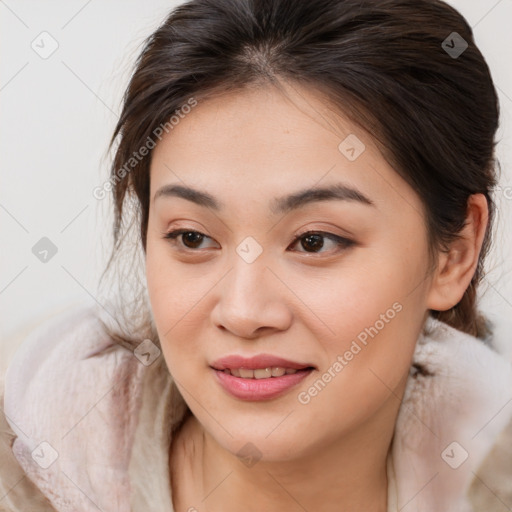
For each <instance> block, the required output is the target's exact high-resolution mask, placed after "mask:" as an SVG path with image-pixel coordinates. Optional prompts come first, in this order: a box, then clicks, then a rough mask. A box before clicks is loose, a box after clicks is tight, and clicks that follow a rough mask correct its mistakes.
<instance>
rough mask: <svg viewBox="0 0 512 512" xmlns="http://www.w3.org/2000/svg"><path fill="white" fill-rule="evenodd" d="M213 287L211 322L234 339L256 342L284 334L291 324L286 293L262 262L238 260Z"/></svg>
mask: <svg viewBox="0 0 512 512" xmlns="http://www.w3.org/2000/svg"><path fill="white" fill-rule="evenodd" d="M234 260H235V261H234V265H233V267H232V268H231V270H230V271H229V272H228V274H227V275H226V276H225V277H224V279H222V281H221V282H220V283H219V284H218V285H217V287H216V288H217V293H218V300H217V302H216V304H215V307H214V308H213V310H212V321H213V322H214V324H215V325H216V326H217V327H218V328H219V329H223V330H226V331H228V332H230V333H231V334H233V335H234V336H236V337H238V338H246V339H256V338H259V337H261V336H263V335H268V334H271V333H272V332H273V331H275V332H278V331H284V330H286V329H288V328H289V327H290V324H291V322H292V318H293V315H292V311H291V309H290V306H289V304H291V301H290V298H289V297H288V301H287V300H286V296H287V295H290V294H291V292H290V290H289V289H288V288H287V287H286V285H285V284H283V282H282V280H281V279H280V278H279V276H278V275H277V274H276V272H275V271H274V270H272V269H271V268H269V267H268V266H267V265H266V262H265V261H264V259H263V258H258V259H256V261H253V262H252V263H247V262H246V261H244V260H243V259H242V258H239V257H238V256H237V257H235V258H234Z"/></svg>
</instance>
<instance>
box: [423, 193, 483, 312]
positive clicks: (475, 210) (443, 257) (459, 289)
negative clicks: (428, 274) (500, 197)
mask: <svg viewBox="0 0 512 512" xmlns="http://www.w3.org/2000/svg"><path fill="white" fill-rule="evenodd" d="M488 217H489V214H488V205H487V199H486V198H485V196H484V195H483V194H473V195H471V196H470V197H469V199H468V207H467V214H466V225H465V226H464V228H463V229H462V231H461V232H460V234H459V237H458V238H457V239H456V240H454V241H453V242H452V243H451V244H450V247H449V249H448V251H445V252H439V255H438V265H437V268H436V269H435V272H434V277H433V279H432V284H431V287H430V291H429V295H428V300H427V307H428V309H432V310H435V311H446V310H448V309H450V308H452V307H453V306H455V305H456V304H457V303H458V302H459V301H460V300H461V299H462V297H463V295H464V292H465V291H466V289H467V288H468V286H469V284H470V283H471V279H472V278H473V275H474V274H475V271H476V268H477V265H478V259H479V255H480V250H481V248H482V243H483V240H484V236H485V231H486V229H487V223H488V220H489V218H488Z"/></svg>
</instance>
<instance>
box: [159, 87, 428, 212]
mask: <svg viewBox="0 0 512 512" xmlns="http://www.w3.org/2000/svg"><path fill="white" fill-rule="evenodd" d="M340 182H341V183H343V184H345V185H347V186H349V187H351V188H354V189H356V190H358V191H360V192H361V193H362V194H363V195H364V196H365V197H368V198H370V199H371V200H372V201H373V202H374V203H375V204H376V205H377V206H379V205H380V206H384V205H385V204H386V203H389V202H390V201H395V202H396V201H397V200H399V201H401V202H404V201H405V203H406V204H408V205H409V206H413V207H414V205H416V206H418V204H419V198H418V197H417V196H416V194H415V193H414V191H413V190H412V189H411V188H410V187H409V186H408V185H407V183H406V182H405V181H404V180H403V179H402V178H401V177H400V176H399V175H398V174H397V173H396V171H395V170H394V169H392V168H391V166H390V165H389V164H388V163H387V162H386V161H385V159H384V158H383V156H382V155H381V153H380V151H379V150H378V148H377V146H376V145H375V144H374V142H373V140H372V138H371V136H370V135H369V134H368V133H367V132H365V131H364V130H363V129H362V128H361V127H359V126H357V125H355V124H353V123H351V122H350V121H349V120H348V119H347V118H346V117H344V116H343V115H342V114H341V113H340V112H337V111H336V112H335V111H333V109H332V108H331V107H330V105H329V103H328V102H327V101H326V100H325V99H324V98H323V97H322V95H321V94H320V93H318V92H316V91H314V90H312V89H305V88H302V87H299V86H295V85H294V86H291V87H290V86H286V91H285V93H283V92H282V91H280V90H278V89H276V88H274V87H270V86H269V87H265V88H259V89H247V90H242V91H237V92H236V93H229V94H228V93H225V94H223V95H222V96H217V97H212V98H209V99H208V100H206V101H204V102H199V104H198V105H197V106H195V107H194V108H193V109H192V110H191V111H190V112H189V113H188V114H186V115H184V116H183V117H182V118H181V119H180V121H179V122H178V123H177V124H176V125H174V127H173V128H172V130H170V131H169V133H167V134H165V135H164V137H163V138H162V140H161V142H159V143H158V144H157V146H156V148H155V150H154V153H153V158H152V163H151V198H152V200H153V198H154V195H155V192H156V191H157V190H158V189H160V188H161V187H162V186H164V185H166V184H174V185H184V186H189V187H194V188H199V189H201V190H208V191H209V192H211V194H212V195H213V196H215V197H219V198H226V201H225V202H226V204H228V205H229V202H230V201H234V200H237V201H238V204H237V205H236V206H239V205H240V204H241V203H243V202H244V201H246V200H250V199H252V198H256V197H258V195H260V194H261V196H265V197H266V198H267V201H268V200H269V199H271V198H276V197H278V196H282V195H283V194H284V192H292V191H298V190H301V189H305V188H310V187H313V186H323V185H328V184H331V185H332V184H334V183H340ZM268 204H269V207H270V206H271V205H274V206H275V205H276V202H275V201H273V202H268Z"/></svg>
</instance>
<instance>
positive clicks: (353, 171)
mask: <svg viewBox="0 0 512 512" xmlns="http://www.w3.org/2000/svg"><path fill="white" fill-rule="evenodd" d="M286 92H287V94H286V95H284V94H282V92H280V91H278V90H277V89H275V88H272V87H265V88H259V89H246V90H243V91H239V92H237V93H230V94H227V95H223V96H218V97H215V98H210V99H209V100H207V101H204V102H200V103H199V104H198V105H197V106H196V107H195V108H194V109H193V110H192V111H191V112H190V113H189V114H188V115H187V116H186V117H185V118H184V119H182V120H181V121H180V122H179V124H178V125H176V126H175V127H174V129H173V130H172V131H170V132H169V134H167V135H166V136H165V137H164V138H163V139H162V141H161V142H160V143H159V144H158V145H157V147H156V148H155V150H154V154H153V157H152V164H151V190H150V194H151V202H150V211H149V222H148V233H147V253H146V272H147V283H148V291H149V297H150V302H151V307H152V311H153V315H154V320H155V324H156V327H157V331H158V334H159V337H160V341H161V345H162V350H163V355H164V357H165V360H166V363H167V365H168V367H169V370H170V372H171V374H172V375H173V377H174V378H175V380H176V382H177V384H178V388H179V389H180V391H181V393H182V395H183V397H184V399H185V400H186V402H187V404H188V405H189V407H190V409H191V411H192V413H193V415H192V416H191V418H190V419H189V420H188V421H187V422H186V423H185V425H184V426H183V428H182V430H181V431H180V433H179V434H178V435H177V436H176V437H175V439H174V441H173V444H172V447H171V451H170V471H171V482H172V493H173V501H174V505H175V509H176V511H177V512H182V511H187V510H197V511H200V512H202V511H210V512H212V511H218V512H220V511H222V512H230V511H234V510H237V511H238V510H240V509H244V510H254V511H259V510H267V511H270V512H272V511H282V510H287V511H303V510H304V509H306V510H309V511H312V510H316V511H322V512H331V511H335V510H336V511H340V510H368V511H385V510H386V504H387V485H388V481H387V476H386V456H387V454H388V450H389V447H390V443H391V439H392V435H393V429H394V425H395V421H396V417H397V414H398V410H399V406H400V399H401V397H402V396H403V392H404V388H405V384H406V380H407V376H408V371H409V366H410V363H411V359H412V355H413V351H414V346H415V342H416V339H417V337H418V335H419V333H420V332H421V328H422V325H423V322H424V320H425V318H426V315H427V312H428V310H429V309H439V310H442V309H448V308H450V307H451V306H453V305H454V304H456V303H457V302H458V300H460V298H461V297H462V295H463V293H464V290H465V289H466V288H467V286H468V285H469V282H470V280H471V277H472V275H473V273H474V271H475V268H476V264H477V261H478V254H479V251H480V247H481V243H482V238H483V235H484V231H485V226H486V224H487V215H486V212H487V205H486V202H485V198H484V197H483V196H482V195H475V196H472V198H471V200H470V202H469V203H468V224H467V226H466V228H465V230H464V232H463V233H462V236H461V239H460V240H458V241H457V242H455V243H454V244H453V246H452V247H451V248H450V251H449V252H444V253H439V255H438V264H437V266H434V267H432V262H431V261H430V260H429V256H428V242H427V234H426V229H425V215H424V212H423V206H422V203H421V200H420V198H419V197H418V196H417V195H416V194H415V192H414V191H413V190H412V189H411V187H409V185H407V183H405V181H403V179H402V178H401V177H400V176H399V175H398V174H397V173H396V172H395V170H394V169H393V168H391V167H390V166H389V164H388V163H387V162H386V161H385V160H384V158H383V156H382V155H381V153H380V152H379V151H378V149H377V147H376V146H375V144H374V143H373V141H372V139H371V137H370V136H369V135H368V134H367V133H366V132H364V131H363V130H362V129H361V128H359V127H357V126H355V125H353V124H351V123H350V122H349V121H348V120H347V119H346V118H344V117H343V115H342V114H341V113H339V112H336V113H335V112H333V111H332V110H329V108H328V107H327V102H326V101H325V99H324V98H322V96H321V95H320V93H318V92H316V91H315V90H312V89H305V88H300V87H298V86H297V85H294V86H292V85H291V84H289V85H286ZM349 134H355V135H356V136H357V137H358V138H359V139H360V140H361V141H362V142H363V143H364V144H365V146H366V149H365V150H364V152H363V153H362V154H361V155H360V156H359V157H358V158H357V159H356V160H355V161H349V160H348V159H347V158H346V157H345V155H344V154H342V153H341V152H340V150H339V149H338V145H339V144H340V142H341V141H343V140H344V139H345V137H347V135H349ZM339 182H342V183H345V184H348V185H350V186H351V187H354V188H357V190H359V191H360V192H362V193H363V194H364V195H365V196H367V197H368V198H369V199H370V200H371V201H372V203H373V205H367V204H363V203H360V202H358V201H354V200H325V201H317V202H313V203H310V204H307V205H304V206H302V207H300V208H298V209H297V210H293V211H290V212H288V213H285V214H283V213H281V214H277V215H276V214H274V213H272V210H271V208H270V203H269V201H270V200H271V199H272V198H276V197H279V196H282V195H286V194H290V193H293V192H296V191H298V190H301V189H303V188H307V187H313V186H326V185H331V184H333V183H339ZM168 184H180V185H186V186H189V187H193V188H195V189H199V190H202V191H206V192H208V193H210V194H211V195H213V196H214V197H215V198H217V200H218V201H220V202H222V203H223V204H224V208H223V209H222V210H219V211H215V210H214V209H213V208H211V207H204V206H199V205H197V204H195V203H193V202H191V201H188V200H186V199H184V198H180V197H166V196H160V197H159V198H157V199H155V194H156V192H157V191H158V190H159V189H160V188H161V187H163V186H164V185H168ZM178 228H186V229H188V230H190V231H197V232H200V233H202V234H204V235H205V237H204V238H203V239H202V241H201V240H199V241H197V242H195V244H194V243H192V244H190V235H189V239H188V246H189V247H191V248H188V249H187V245H185V244H186V243H187V241H186V240H184V239H183V238H182V237H181V236H179V237H178V238H177V239H175V240H169V239H166V238H165V237H164V235H165V233H167V232H169V231H172V230H173V229H178ZM308 230H314V231H322V232H326V233H332V234H334V235H338V236H341V237H346V238H348V239H350V240H352V241H353V242H354V244H353V245H349V246H341V247H337V246H336V243H335V242H334V241H332V240H330V239H329V238H326V237H324V238H323V239H321V240H322V241H323V243H324V245H323V247H321V248H316V247H315V246H314V245H311V243H309V244H308V242H307V240H305V238H304V237H302V238H300V239H298V240H296V237H297V236H298V235H300V234H301V233H303V232H305V231H308ZM248 236H250V237H253V238H254V239H255V240H256V241H257V242H258V244H259V245H260V246H261V249H262V253H261V254H260V255H259V256H258V257H257V258H256V260H255V261H254V262H252V263H247V262H246V261H245V260H244V259H243V258H242V257H240V256H239V254H238V253H237V252H236V248H237V246H238V245H239V244H240V243H241V242H242V241H243V240H244V239H245V238H246V237H248ZM192 240H193V239H192ZM396 303H398V304H399V305H400V307H401V309H400V312H398V313H396V315H394V318H393V319H391V320H389V321H388V322H386V323H385V326H384V327H383V328H382V329H380V330H379V331H378V334H377V335H375V336H374V337H373V338H369V341H368V343H367V345H366V346H364V348H362V350H361V351H360V352H359V353H358V354H357V355H355V356H354V357H353V359H352V360H350V361H349V362H348V364H347V365H346V366H344V368H343V370H342V371H340V372H339V373H337V374H336V377H335V378H333V379H332V380H331V381H330V382H329V383H328V385H326V386H325V388H324V389H323V390H322V391H321V392H320V393H318V394H317V395H316V396H314V397H312V398H311V400H310V401H309V402H308V403H307V404H303V403H300V402H299V400H298V395H299V393H300V392H304V391H306V392H307V390H308V389H309V388H310V387H311V385H312V384H313V382H314V381H316V380H317V379H318V378H319V377H321V375H322V374H323V373H324V372H326V371H328V369H329V368H330V367H332V366H333V363H334V362H335V361H336V360H337V356H338V355H340V354H344V353H345V352H346V351H347V350H348V349H349V348H350V346H351V343H352V341H353V340H355V339H356V338H357V336H358V334H360V333H361V332H362V331H364V329H365V328H367V327H369V326H374V325H375V324H376V321H377V320H379V318H382V317H381V315H382V314H385V313H386V311H388V310H389V309H390V308H392V305H393V304H396ZM260 353H270V354H274V355H277V356H281V357H284V358H287V359H292V360H294V361H298V362H301V363H307V364H310V365H313V366H315V367H316V368H317V369H316V370H315V371H313V372H312V374H311V375H309V376H308V377H307V378H306V380H304V381H302V382H301V383H300V384H299V385H298V386H296V387H295V388H293V389H292V390H290V391H288V392H287V393H286V394H285V395H283V396H281V397H278V398H275V399H272V400H266V401H262V402H250V401H242V400H239V399H236V398H234V397H232V396H231V395H228V394H227V393H226V392H225V391H224V390H223V389H222V388H221V387H220V385H219V384H218V383H217V381H216V379H215V374H214V372H213V370H211V369H210V366H209V365H210V364H211V363H212V362H213V361H215V360H216V359H218V358H220V357H222V356H226V355H229V354H240V355H245V356H252V355H255V354H260ZM249 442H250V443H252V445H254V446H255V447H256V448H257V450H258V452H259V455H258V456H260V457H261V458H260V459H259V460H258V461H257V463H256V464H254V465H253V466H251V467H248V466H246V465H245V464H244V463H242V462H241V460H240V459H239V458H238V457H237V455H236V454H237V452H238V451H239V450H240V449H241V448H242V447H243V446H244V445H246V443H249ZM192 507H194V508H193V509H192Z"/></svg>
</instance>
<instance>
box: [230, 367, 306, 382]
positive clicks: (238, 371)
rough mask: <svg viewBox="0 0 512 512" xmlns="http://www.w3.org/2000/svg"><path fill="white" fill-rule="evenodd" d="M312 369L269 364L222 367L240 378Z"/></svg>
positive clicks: (287, 373) (292, 373)
mask: <svg viewBox="0 0 512 512" xmlns="http://www.w3.org/2000/svg"><path fill="white" fill-rule="evenodd" d="M310 369H311V370H312V369H313V368H312V367H311V366H310V367H307V368H302V369H296V368H284V367H282V366H269V367H267V368H256V369H254V370H252V369H250V368H224V370H223V371H224V373H227V374H229V375H233V377H239V378H241V379H271V378H276V377H282V376H283V375H294V374H295V373H297V372H301V371H305V370H310Z"/></svg>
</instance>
